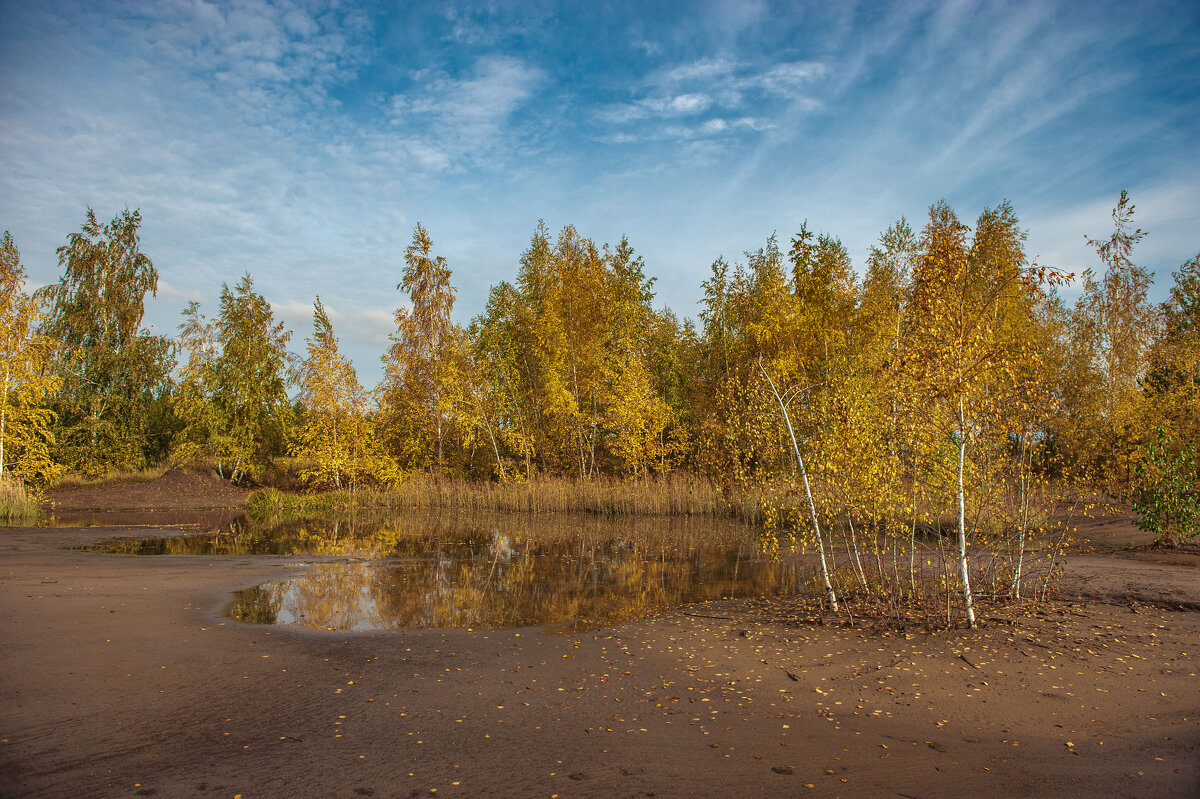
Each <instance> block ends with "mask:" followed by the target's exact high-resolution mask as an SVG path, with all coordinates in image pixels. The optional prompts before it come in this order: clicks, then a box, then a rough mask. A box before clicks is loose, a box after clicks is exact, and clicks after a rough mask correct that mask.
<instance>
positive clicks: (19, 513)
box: [0, 474, 38, 524]
mask: <svg viewBox="0 0 1200 799" xmlns="http://www.w3.org/2000/svg"><path fill="white" fill-rule="evenodd" d="M37 517H38V504H37V501H36V500H34V498H33V497H31V496H29V494H28V493H27V492H26V491H25V486H24V485H22V484H21V481H20V480H15V479H13V478H12V477H9V476H8V475H7V474H0V522H4V523H6V524H27V523H30V522H33V521H36V520H37Z"/></svg>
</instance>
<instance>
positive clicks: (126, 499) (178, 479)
mask: <svg viewBox="0 0 1200 799" xmlns="http://www.w3.org/2000/svg"><path fill="white" fill-rule="evenodd" d="M250 493H251V491H250V489H247V488H242V487H241V486H236V485H234V484H233V483H231V482H229V481H228V480H222V479H221V478H220V477H219V476H218V475H217V473H216V472H212V471H204V472H194V471H185V470H182V469H171V470H170V471H168V472H166V473H165V474H163V475H162V476H161V477H159V478H158V479H157V480H150V481H147V482H144V483H132V482H130V483H119V484H113V483H104V484H101V485H93V486H71V487H69V488H54V489H51V490H49V491H47V492H46V497H45V502H44V503H43V504H44V505H45V506H46V508H47V510H49V511H50V512H51V513H55V514H60V513H96V512H104V513H106V512H111V511H145V510H155V511H185V510H207V509H211V508H230V507H240V506H242V505H245V504H246V500H247V499H249V497H250Z"/></svg>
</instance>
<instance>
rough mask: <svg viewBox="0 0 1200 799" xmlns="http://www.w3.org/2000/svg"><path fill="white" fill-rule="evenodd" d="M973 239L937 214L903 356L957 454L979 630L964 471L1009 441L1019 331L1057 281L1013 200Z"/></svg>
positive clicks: (1020, 380) (960, 533)
mask: <svg viewBox="0 0 1200 799" xmlns="http://www.w3.org/2000/svg"><path fill="white" fill-rule="evenodd" d="M969 233H970V229H969V228H968V227H967V226H966V225H964V224H963V223H961V222H960V221H959V220H958V218H957V217H956V216H955V215H954V212H953V211H952V210H951V209H950V207H949V206H948V205H946V203H945V202H940V203H938V204H936V205H934V206H933V207H932V208H931V209H930V217H929V223H928V224H927V225H926V227H925V230H924V232H923V234H922V244H923V254H922V258H921V260H920V262H919V264H918V266H917V270H916V273H915V275H914V279H913V296H912V313H913V315H914V327H913V330H912V332H911V336H910V342H909V344H908V346H907V347H906V350H905V352H904V355H903V357H904V359H905V367H906V369H907V371H908V373H909V374H910V375H911V376H912V377H913V378H914V385H915V386H919V387H920V389H921V390H922V391H923V393H924V395H925V397H926V398H927V401H928V402H929V407H928V411H927V419H928V423H929V424H930V425H932V426H933V427H934V428H935V429H937V430H940V431H941V433H942V434H943V435H944V437H945V439H944V440H946V441H947V442H948V443H949V444H950V445H951V446H952V447H953V448H954V450H955V466H956V474H954V475H953V476H952V481H953V485H954V486H955V493H956V497H955V503H954V504H955V506H956V511H957V517H958V518H957V550H958V551H957V562H958V579H959V583H960V588H961V591H962V595H963V606H964V610H965V614H966V619H967V623H968V624H969V625H970V626H972V627H973V626H974V625H975V611H974V597H973V594H972V589H971V577H970V569H969V560H968V558H969V556H968V546H969V543H970V540H971V538H972V536H973V534H974V532H975V531H974V529H971V530H968V525H967V491H966V488H967V484H968V479H967V471H968V469H969V468H972V467H974V468H986V466H987V464H988V463H989V460H988V458H987V455H988V454H989V448H995V447H997V446H1000V445H1001V442H1004V441H1005V440H1006V439H1007V434H1008V432H1009V431H1010V429H1011V419H1010V403H1019V402H1020V401H1022V399H1023V398H1024V397H1025V394H1024V393H1023V391H1022V390H1023V389H1024V388H1026V387H1027V383H1028V381H1029V377H1028V375H1029V374H1030V373H1029V372H1028V371H1027V370H1025V369H1024V368H1022V365H1023V364H1024V363H1026V362H1028V361H1029V360H1031V359H1033V358H1035V357H1036V353H1035V352H1034V351H1033V350H1032V348H1031V346H1030V345H1031V342H1029V341H1027V340H1025V339H1023V338H1022V337H1021V336H1019V335H1017V334H1016V333H1017V331H1018V330H1020V329H1021V328H1022V327H1023V326H1024V319H1027V318H1028V316H1029V314H1030V313H1031V309H1032V306H1033V302H1034V297H1035V292H1036V291H1037V290H1038V287H1039V286H1040V285H1041V283H1042V282H1043V280H1045V279H1056V277H1055V275H1054V274H1053V273H1050V272H1047V270H1044V269H1040V268H1030V267H1028V266H1027V263H1026V261H1025V255H1024V248H1023V241H1024V238H1025V234H1024V233H1023V232H1022V231H1021V230H1020V228H1019V227H1018V223H1017V219H1016V215H1015V214H1014V213H1013V211H1012V208H1011V206H1010V205H1009V204H1008V203H1004V204H1002V205H1001V206H1000V207H999V208H997V209H995V210H989V211H985V212H984V213H983V214H982V215H981V217H980V220H979V222H978V223H977V225H976V231H975V236H974V240H973V241H972V240H971V239H970V238H968V234H969ZM970 482H972V483H975V484H980V482H981V481H980V480H971V481H970ZM973 526H974V525H972V527H973Z"/></svg>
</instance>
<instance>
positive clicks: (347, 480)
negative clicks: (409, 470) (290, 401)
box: [291, 297, 391, 491]
mask: <svg viewBox="0 0 1200 799" xmlns="http://www.w3.org/2000/svg"><path fill="white" fill-rule="evenodd" d="M299 384H300V397H299V399H300V402H301V403H302V404H303V406H304V423H303V425H302V427H301V428H300V430H299V432H298V434H297V441H296V443H295V444H293V446H292V447H291V452H292V454H293V455H295V456H297V457H299V458H301V459H303V460H305V461H307V462H308V463H309V465H308V466H307V467H306V468H305V469H304V471H303V472H302V473H301V476H302V477H303V478H304V479H305V480H307V481H308V482H310V483H313V484H316V485H329V486H332V487H334V488H337V489H341V488H349V489H350V490H351V491H353V490H354V489H355V488H357V486H358V485H359V483H360V482H361V481H362V480H363V479H364V478H369V477H373V476H382V477H386V476H388V475H389V474H390V472H391V470H390V469H389V468H388V464H387V461H386V458H385V457H384V456H383V453H382V452H381V448H380V446H379V444H378V442H377V440H376V437H375V430H374V425H373V424H372V422H371V419H370V418H369V411H370V407H369V396H368V394H367V392H366V391H364V390H363V387H362V385H361V384H360V383H359V382H358V377H357V375H355V373H354V367H353V366H352V365H351V363H350V361H349V359H347V358H346V357H345V356H343V355H342V354H341V353H340V352H339V350H338V341H337V337H336V336H334V333H333V324H332V323H331V322H330V321H329V314H328V313H327V312H326V310H325V306H324V305H322V304H321V298H320V297H318V298H317V299H316V301H315V302H314V303H313V334H312V336H310V337H309V339H308V356H307V357H306V358H305V359H304V361H303V363H302V364H301V365H300V369H299Z"/></svg>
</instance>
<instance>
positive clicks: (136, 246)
mask: <svg viewBox="0 0 1200 799" xmlns="http://www.w3.org/2000/svg"><path fill="white" fill-rule="evenodd" d="M141 221H142V218H141V214H140V213H139V212H138V211H136V210H135V211H129V210H125V211H123V212H122V213H120V214H118V215H117V216H116V217H114V218H113V220H112V221H111V222H108V223H106V224H101V223H100V222H99V221H98V220H97V219H96V214H95V212H94V211H92V209H91V208H89V209H88V211H87V219H86V221H85V222H84V224H83V227H82V229H81V231H80V232H78V233H72V234H71V235H70V236H68V237H67V243H66V244H65V245H63V246H62V247H60V248H59V249H58V261H59V265H60V266H61V267H62V268H63V275H62V277H61V278H59V280H58V282H57V283H55V284H53V285H50V286H48V287H46V288H44V289H42V297H43V298H44V299H45V300H46V301H47V302H48V304H49V305H50V310H49V313H48V314H47V316H46V318H45V319H44V320H43V323H42V333H43V334H45V335H46V336H48V337H49V338H51V339H53V340H54V341H55V342H56V343H57V351H56V353H55V357H54V359H53V365H52V369H53V371H54V372H55V374H56V375H57V377H58V378H59V379H60V380H61V381H62V389H61V391H60V392H59V393H58V395H57V397H56V399H55V401H54V405H53V408H54V410H55V412H56V413H57V424H56V431H55V432H56V436H57V441H56V443H57V447H56V450H57V453H58V454H57V457H58V459H60V460H61V461H62V462H63V463H65V464H66V465H67V466H68V467H69V468H75V469H79V470H82V471H84V472H88V473H96V472H103V471H105V470H106V469H109V468H119V467H140V466H143V465H145V464H146V463H147V462H149V461H151V460H154V459H155V458H156V457H157V456H159V455H161V454H162V453H163V452H164V451H165V448H166V446H167V443H168V442H169V437H170V430H169V429H164V427H165V425H164V424H163V423H162V422H163V418H164V413H163V411H164V410H165V408H166V407H167V405H168V396H169V389H170V372H171V367H172V357H171V351H170V344H169V342H168V341H167V339H166V338H165V337H163V336H152V335H150V334H149V333H148V332H146V331H145V330H142V329H141V323H142V315H143V313H144V301H145V297H146V294H147V293H149V294H151V295H153V294H154V293H155V291H156V290H157V287H158V272H157V271H156V270H155V268H154V264H153V262H152V261H151V260H150V258H149V257H148V256H146V254H145V253H143V252H142V251H141V239H140V235H139V227H140V226H141Z"/></svg>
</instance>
